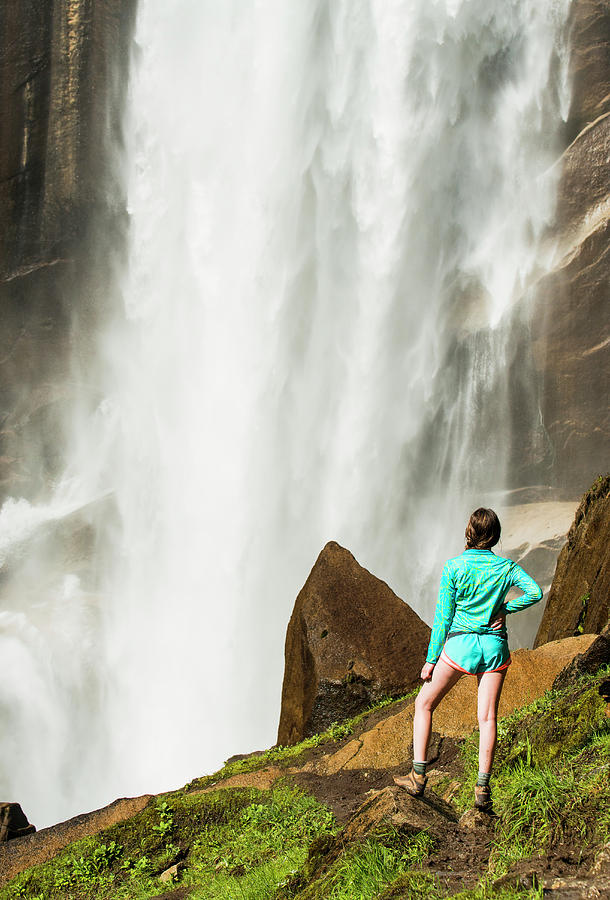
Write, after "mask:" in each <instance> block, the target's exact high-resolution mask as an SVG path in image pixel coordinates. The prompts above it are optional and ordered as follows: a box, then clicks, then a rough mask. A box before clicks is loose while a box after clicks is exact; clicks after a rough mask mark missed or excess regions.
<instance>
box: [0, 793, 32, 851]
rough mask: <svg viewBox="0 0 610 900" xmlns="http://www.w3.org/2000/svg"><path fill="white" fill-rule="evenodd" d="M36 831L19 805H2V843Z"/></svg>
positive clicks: (0, 837) (0, 840) (0, 807)
mask: <svg viewBox="0 0 610 900" xmlns="http://www.w3.org/2000/svg"><path fill="white" fill-rule="evenodd" d="M35 831H36V828H35V827H34V826H33V825H31V824H30V823H29V822H28V819H27V816H26V815H25V813H24V811H23V810H22V809H21V806H20V804H19V803H0V843H2V844H3V843H4V842H5V841H11V840H13V839H14V838H18V837H25V835H26V834H33V833H34V832H35Z"/></svg>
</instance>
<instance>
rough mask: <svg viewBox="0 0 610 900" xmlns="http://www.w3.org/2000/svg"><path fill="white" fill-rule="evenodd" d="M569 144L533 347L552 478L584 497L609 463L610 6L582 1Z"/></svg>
mask: <svg viewBox="0 0 610 900" xmlns="http://www.w3.org/2000/svg"><path fill="white" fill-rule="evenodd" d="M570 35H571V56H570V62H571V76H572V80H573V92H572V103H571V109H570V114H569V121H568V139H569V140H571V143H570V145H569V146H568V148H567V150H566V151H565V153H564V154H563V157H562V159H561V160H560V163H559V164H560V166H561V176H560V180H559V185H558V203H557V213H556V225H555V237H556V239H557V241H558V254H557V263H556V265H555V267H554V269H553V270H552V271H551V272H549V273H548V275H546V277H544V278H543V279H542V280H541V282H540V284H539V286H538V290H537V300H536V308H535V310H534V315H533V318H532V339H533V349H534V356H535V361H536V366H537V368H538V371H539V374H540V380H541V409H542V414H543V421H544V428H545V433H546V436H547V438H548V440H549V444H550V447H549V455H548V458H547V462H546V465H547V477H548V475H549V474H550V478H551V481H552V483H554V484H556V485H560V486H561V487H562V488H564V489H565V488H567V489H568V490H570V489H571V490H576V491H582V490H583V489H584V488H585V486H586V481H588V480H590V478H591V476H592V475H593V474H595V472H600V471H604V470H605V468H606V466H607V452H608V446H609V441H610V417H609V415H608V403H607V397H608V394H609V389H610V382H609V369H610V367H609V366H608V350H609V346H610V333H609V325H610V321H609V317H608V302H607V301H608V283H609V280H610V252H609V249H608V247H609V242H608V238H609V235H610V52H609V50H610V8H609V6H608V3H607V2H606V0H575V2H574V4H573V7H572V14H571V28H570Z"/></svg>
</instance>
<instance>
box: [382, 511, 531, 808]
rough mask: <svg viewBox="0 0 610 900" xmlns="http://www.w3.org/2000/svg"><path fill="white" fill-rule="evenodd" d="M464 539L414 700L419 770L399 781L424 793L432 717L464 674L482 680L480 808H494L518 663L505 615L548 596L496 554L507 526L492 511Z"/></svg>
mask: <svg viewBox="0 0 610 900" xmlns="http://www.w3.org/2000/svg"><path fill="white" fill-rule="evenodd" d="M465 536H466V549H465V550H464V552H463V553H462V554H461V556H458V557H456V558H455V559H450V560H449V561H448V562H447V563H446V564H445V567H444V569H443V574H442V577H441V584H440V590H439V598H438V603H437V605H436V613H435V615H434V623H433V626H432V636H431V638H430V644H429V647H428V653H427V656H426V662H425V664H424V667H423V669H422V670H421V678H422V680H423V681H424V682H425V683H424V685H423V687H422V689H421V691H420V692H419V694H418V696H417V699H416V700H415V715H414V717H413V768H412V769H411V771H410V772H409V774H408V775H406V776H404V777H397V778H394V781H395V782H396V784H398V785H399V786H400V787H403V788H405V790H407V791H408V792H409V794H411V795H412V796H414V797H417V796H419V795H421V794H423V792H424V788H425V787H426V782H427V778H426V765H427V763H426V758H427V755H428V744H429V741H430V732H431V730H432V713H433V712H434V710H435V709H436V707H437V706H438V704H439V703H440V701H441V700H442V699H443V697H444V696H445V694H446V693H447V692H448V691H449V690H450V689H451V688H452V687H453V685H454V684H455V683H456V682H457V681H458V680H459V679H460V678H461V677H462V675H464V674H468V675H476V677H477V681H478V702H477V715H478V720H479V734H480V736H479V777H478V779H477V783H476V787H475V789H474V791H475V804H474V805H475V806H476V807H478V808H479V809H484V810H487V811H489V810H490V809H491V790H490V787H489V778H490V773H491V766H492V763H493V758H494V753H495V749H496V739H497V728H496V716H497V713H498V702H499V700H500V693H501V691H502V685H503V684H504V677H505V675H506V670H507V669H508V667H509V665H510V662H511V660H510V653H509V650H508V636H507V634H506V615H507V613H514V612H519V610H522V609H526V607H528V606H531V605H532V604H533V603H538V601H539V600H540V599H541V598H542V591H541V590H540V588H539V587H538V585H537V584H536V582H535V581H534V580H533V579H532V578H530V576H529V575H528V574H527V573H526V572H524V571H523V569H522V568H521V567H520V566H518V565H517V564H516V563H514V562H511V560H510V559H503V558H502V557H501V556H496V555H495V553H492V550H491V548H492V547H494V546H495V545H496V544H497V543H498V541H499V540H500V521H499V519H498V517H497V515H496V514H495V512H494V511H493V509H484V508H482V507H481V508H479V509H475V511H474V512H473V514H472V515H471V517H470V520H469V522H468V525H467V526H466V535H465ZM511 587H516V588H519V589H520V590H522V591H523V596H521V597H518V598H517V599H516V600H510V601H509V602H508V603H506V602H505V597H506V594H507V593H508V591H509V590H510V588H511Z"/></svg>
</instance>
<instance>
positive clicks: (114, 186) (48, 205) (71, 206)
mask: <svg viewBox="0 0 610 900" xmlns="http://www.w3.org/2000/svg"><path fill="white" fill-rule="evenodd" d="M134 13H135V0H126V2H125V0H123V2H121V0H96V2H93V0H49V2H45V3H39V2H36V0H25V2H21V3H16V2H10V3H4V4H2V6H1V7H0V35H1V37H0V95H1V96H0V101H1V103H2V114H3V123H2V130H1V132H0V310H1V313H0V315H1V316H2V329H1V330H0V385H1V388H0V423H1V425H0V495H2V497H4V496H6V495H7V494H15V495H18V496H25V497H28V498H32V497H40V496H41V495H42V496H44V492H45V489H46V488H47V486H48V483H49V480H50V479H52V478H53V476H54V475H55V473H56V472H57V471H58V470H59V469H60V468H61V465H62V461H63V459H62V446H63V444H64V439H65V436H64V430H63V429H64V426H65V421H66V416H67V411H68V409H69V406H70V403H71V402H72V399H73V398H72V396H71V392H72V390H73V388H71V387H70V385H71V384H74V383H75V382H80V383H81V398H82V382H83V381H87V380H88V378H89V372H90V365H91V362H92V355H93V352H94V351H93V344H92V341H91V339H90V334H91V332H92V330H93V328H94V326H95V323H96V322H98V321H99V318H100V316H102V315H104V314H106V313H107V312H108V303H109V300H108V297H109V296H110V295H111V293H112V291H111V290H109V286H111V283H112V271H111V261H112V258H113V256H115V257H116V254H117V253H118V252H120V250H121V247H122V245H123V235H124V227H125V226H124V220H125V211H124V198H123V191H122V188H121V183H120V180H119V178H118V176H117V166H115V165H114V164H113V163H114V160H113V153H114V152H115V150H114V148H116V146H117V144H120V141H121V115H122V106H123V96H124V92H125V88H126V84H127V66H128V56H129V41H130V37H131V33H132V28H133V20H134ZM100 274H101V275H102V276H103V277H102V278H101V279H99V277H98V276H99V275H100ZM99 282H101V283H102V284H103V285H104V289H103V292H102V290H100V289H98V288H97V287H96V285H97V284H98V283H99ZM92 399H93V398H92ZM0 499H1V497H0Z"/></svg>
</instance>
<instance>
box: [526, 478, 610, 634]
mask: <svg viewBox="0 0 610 900" xmlns="http://www.w3.org/2000/svg"><path fill="white" fill-rule="evenodd" d="M609 620H610V475H606V476H605V477H604V478H599V479H598V480H597V481H596V482H595V484H594V485H593V486H592V488H591V489H590V490H589V491H587V493H586V494H585V495H584V497H583V499H582V501H581V503H580V506H579V507H578V510H577V511H576V516H575V518H574V523H573V524H572V527H571V528H570V531H569V533H568V541H567V543H566V545H565V547H564V548H563V550H562V551H561V553H560V554H559V559H558V560H557V569H556V571H555V577H554V579H553V584H552V585H551V590H550V592H549V597H548V600H547V605H546V609H545V611H544V615H543V617H542V621H541V623H540V628H539V629H538V634H537V636H536V643H535V646H536V647H539V646H540V645H541V644H545V643H546V642H547V641H554V640H557V639H558V638H563V637H571V636H572V635H575V634H580V633H586V634H597V633H598V632H600V631H602V630H603V629H604V628H605V627H606V625H608V621H609Z"/></svg>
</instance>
